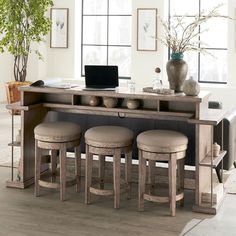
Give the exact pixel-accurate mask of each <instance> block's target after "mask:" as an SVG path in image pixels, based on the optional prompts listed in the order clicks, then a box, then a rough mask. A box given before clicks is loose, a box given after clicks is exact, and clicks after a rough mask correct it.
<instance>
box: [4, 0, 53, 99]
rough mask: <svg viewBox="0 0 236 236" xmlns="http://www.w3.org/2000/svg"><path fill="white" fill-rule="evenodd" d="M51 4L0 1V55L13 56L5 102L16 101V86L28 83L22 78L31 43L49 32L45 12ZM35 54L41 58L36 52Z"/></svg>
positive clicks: (47, 1)
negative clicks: (8, 54)
mask: <svg viewBox="0 0 236 236" xmlns="http://www.w3.org/2000/svg"><path fill="white" fill-rule="evenodd" d="M52 5H53V1H52V0H0V53H3V52H4V51H8V52H9V53H10V54H12V55H13V57H14V65H13V73H14V78H15V81H13V82H8V83H7V95H8V102H9V103H12V102H15V101H19V99H20V95H19V91H18V87H19V86H21V85H25V84H29V82H26V76H27V65H28V57H29V54H30V53H31V51H32V48H31V47H32V43H33V42H36V43H39V42H41V41H43V40H44V37H45V35H47V33H48V32H49V30H50V25H51V22H50V19H49V18H48V17H47V16H45V13H46V11H47V10H48V8H49V7H50V6H52ZM35 53H36V54H37V55H38V57H39V59H42V55H41V54H40V52H39V51H38V50H35ZM11 90H12V91H11ZM15 99H16V100H15Z"/></svg>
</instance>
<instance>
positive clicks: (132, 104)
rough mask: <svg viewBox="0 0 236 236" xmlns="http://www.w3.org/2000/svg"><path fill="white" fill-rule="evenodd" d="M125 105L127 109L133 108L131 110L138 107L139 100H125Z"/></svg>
mask: <svg viewBox="0 0 236 236" xmlns="http://www.w3.org/2000/svg"><path fill="white" fill-rule="evenodd" d="M127 107H128V108H129V109H133V110H134V109H137V108H138V107H139V100H137V99H129V100H128V101H127Z"/></svg>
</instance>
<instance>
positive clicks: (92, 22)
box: [81, 0, 132, 78]
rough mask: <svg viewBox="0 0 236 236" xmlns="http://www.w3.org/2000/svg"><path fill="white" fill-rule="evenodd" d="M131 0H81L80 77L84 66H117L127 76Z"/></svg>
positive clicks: (129, 69)
mask: <svg viewBox="0 0 236 236" xmlns="http://www.w3.org/2000/svg"><path fill="white" fill-rule="evenodd" d="M131 3H132V0H99V1H98V0H82V39H81V42H82V43H81V74H82V76H83V75H84V65H118V67H119V77H120V78H130V74H131V33H132V28H131V20H132V15H131V12H132V5H131Z"/></svg>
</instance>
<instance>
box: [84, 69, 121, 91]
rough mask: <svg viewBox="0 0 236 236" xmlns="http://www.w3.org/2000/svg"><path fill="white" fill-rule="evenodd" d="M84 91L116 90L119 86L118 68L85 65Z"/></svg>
mask: <svg viewBox="0 0 236 236" xmlns="http://www.w3.org/2000/svg"><path fill="white" fill-rule="evenodd" d="M84 69H85V86H86V87H85V89H84V90H115V89H116V87H118V86H119V78H118V66H104V65H85V66H84Z"/></svg>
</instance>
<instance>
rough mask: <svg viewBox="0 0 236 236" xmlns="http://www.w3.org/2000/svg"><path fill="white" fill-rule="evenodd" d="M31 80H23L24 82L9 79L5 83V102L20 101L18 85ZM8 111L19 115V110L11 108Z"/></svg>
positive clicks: (26, 83)
mask: <svg viewBox="0 0 236 236" xmlns="http://www.w3.org/2000/svg"><path fill="white" fill-rule="evenodd" d="M30 84H31V82H29V81H24V82H17V81H10V82H7V83H6V94H7V102H8V103H9V104H10V103H14V102H19V101H20V91H19V90H18V88H19V87H21V86H25V85H30ZM10 113H13V114H14V115H19V114H20V111H19V110H12V111H10Z"/></svg>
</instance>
